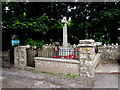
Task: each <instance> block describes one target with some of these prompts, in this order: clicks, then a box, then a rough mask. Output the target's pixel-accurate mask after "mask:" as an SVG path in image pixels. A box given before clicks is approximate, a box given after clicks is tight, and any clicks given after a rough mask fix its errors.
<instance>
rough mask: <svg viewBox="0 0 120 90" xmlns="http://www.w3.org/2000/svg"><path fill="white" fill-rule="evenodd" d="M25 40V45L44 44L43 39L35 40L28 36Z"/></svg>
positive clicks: (39, 45)
mask: <svg viewBox="0 0 120 90" xmlns="http://www.w3.org/2000/svg"><path fill="white" fill-rule="evenodd" d="M25 42H26V43H25V45H30V46H37V47H40V48H41V47H42V46H43V45H44V41H43V40H33V39H31V38H28V39H27V40H26V41H25Z"/></svg>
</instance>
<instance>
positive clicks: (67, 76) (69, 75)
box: [66, 73, 79, 78]
mask: <svg viewBox="0 0 120 90" xmlns="http://www.w3.org/2000/svg"><path fill="white" fill-rule="evenodd" d="M72 77H73V78H76V77H79V76H78V75H73V74H70V73H66V78H72Z"/></svg>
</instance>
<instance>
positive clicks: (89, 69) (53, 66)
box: [35, 54, 101, 78]
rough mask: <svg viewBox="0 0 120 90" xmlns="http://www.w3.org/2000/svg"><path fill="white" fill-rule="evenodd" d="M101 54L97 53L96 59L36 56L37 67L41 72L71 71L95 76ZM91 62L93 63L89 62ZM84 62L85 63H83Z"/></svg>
mask: <svg viewBox="0 0 120 90" xmlns="http://www.w3.org/2000/svg"><path fill="white" fill-rule="evenodd" d="M100 55H101V54H96V55H95V59H94V60H92V61H91V60H84V61H83V60H81V61H82V62H81V61H80V60H72V59H57V58H44V57H36V58H35V69H36V70H37V71H41V72H50V73H62V74H65V73H70V74H74V75H80V76H85V77H91V78H93V77H94V75H95V67H96V65H97V63H98V61H99V60H100ZM89 62H91V63H89ZM81 63H83V64H84V65H81Z"/></svg>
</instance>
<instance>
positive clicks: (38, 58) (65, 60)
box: [35, 57, 79, 64]
mask: <svg viewBox="0 0 120 90" xmlns="http://www.w3.org/2000/svg"><path fill="white" fill-rule="evenodd" d="M35 60H44V61H53V62H68V63H76V64H79V60H72V59H60V58H44V57H35Z"/></svg>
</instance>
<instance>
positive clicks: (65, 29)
mask: <svg viewBox="0 0 120 90" xmlns="http://www.w3.org/2000/svg"><path fill="white" fill-rule="evenodd" d="M61 22H62V23H63V24H64V26H63V47H65V48H66V47H67V46H68V38H67V23H68V22H67V18H66V17H63V19H62V20H61Z"/></svg>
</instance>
